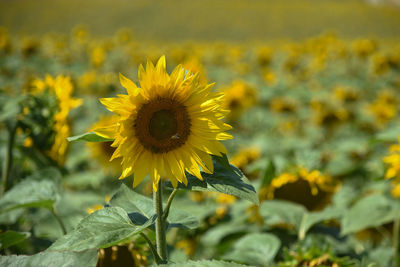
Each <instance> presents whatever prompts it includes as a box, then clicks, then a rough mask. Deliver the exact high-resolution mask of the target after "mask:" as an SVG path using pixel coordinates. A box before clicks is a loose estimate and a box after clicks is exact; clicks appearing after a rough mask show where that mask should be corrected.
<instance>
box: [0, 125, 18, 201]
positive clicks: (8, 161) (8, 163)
mask: <svg viewBox="0 0 400 267" xmlns="http://www.w3.org/2000/svg"><path fill="white" fill-rule="evenodd" d="M16 131H17V127H16V125H14V126H10V127H8V142H7V150H6V155H5V158H4V166H3V173H2V178H1V184H2V187H1V195H4V193H5V192H6V191H7V187H8V177H9V176H10V171H11V168H12V159H13V156H12V154H13V146H14V140H15V133H16Z"/></svg>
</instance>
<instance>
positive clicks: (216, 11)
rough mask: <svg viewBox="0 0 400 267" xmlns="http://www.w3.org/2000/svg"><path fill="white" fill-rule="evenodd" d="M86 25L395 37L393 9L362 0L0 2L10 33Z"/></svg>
mask: <svg viewBox="0 0 400 267" xmlns="http://www.w3.org/2000/svg"><path fill="white" fill-rule="evenodd" d="M77 24H85V25H87V26H88V28H89V30H90V32H92V33H93V34H95V35H102V36H107V35H110V34H113V33H114V32H115V31H117V30H118V29H119V28H121V27H128V28H130V29H132V30H133V32H134V34H135V35H136V36H137V37H138V38H140V39H142V38H144V39H150V40H187V39H190V40H230V41H240V42H242V41H253V40H271V39H288V38H289V39H304V38H309V37H312V36H315V35H318V34H321V33H323V32H325V31H326V30H335V31H337V33H338V34H339V35H340V36H343V37H344V38H357V37H386V38H393V37H399V36H400V10H399V8H397V7H395V6H392V5H371V4H368V3H366V2H365V1H361V0H339V1H338V0H300V1H292V0H280V1H273V0H251V1H246V0H232V1H221V0H217V1H214V0H203V1H186V0H167V1H156V0H150V1H147V0H137V1H127V0H115V1H107V0H88V1H79V0H70V1H63V0H56V1H52V0H36V1H33V0H18V1H1V2H0V25H3V26H5V27H7V28H8V29H9V30H10V31H11V32H12V33H13V34H16V33H21V34H45V33H48V32H59V33H69V32H70V30H71V29H72V28H73V27H74V26H75V25H77Z"/></svg>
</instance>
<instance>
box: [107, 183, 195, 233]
mask: <svg viewBox="0 0 400 267" xmlns="http://www.w3.org/2000/svg"><path fill="white" fill-rule="evenodd" d="M110 204H111V206H113V207H121V208H123V209H124V210H125V211H126V212H127V213H129V218H131V220H132V221H133V223H135V224H136V223H143V221H146V220H148V218H150V217H151V216H153V215H154V214H155V212H154V207H153V200H152V199H151V198H149V197H146V196H143V195H141V194H138V193H136V192H135V191H133V190H132V189H129V188H128V187H127V186H126V185H124V184H122V185H121V187H120V189H119V190H118V191H117V193H115V195H114V196H113V197H112V198H111V200H110ZM198 224H199V222H198V220H197V218H196V217H194V216H192V215H190V214H189V213H186V212H184V211H181V210H177V209H174V202H172V206H171V208H170V211H169V215H168V219H167V225H168V227H169V228H171V227H178V228H188V229H194V228H196V227H197V226H198Z"/></svg>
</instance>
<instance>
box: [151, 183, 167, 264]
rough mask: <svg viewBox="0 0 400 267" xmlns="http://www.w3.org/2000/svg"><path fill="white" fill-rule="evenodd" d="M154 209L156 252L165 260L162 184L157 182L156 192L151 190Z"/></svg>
mask: <svg viewBox="0 0 400 267" xmlns="http://www.w3.org/2000/svg"><path fill="white" fill-rule="evenodd" d="M153 204H154V210H155V212H156V214H157V219H156V244H157V252H158V255H159V256H160V257H161V260H162V261H164V262H166V261H167V238H166V233H165V223H164V221H163V218H162V217H163V204H162V184H161V181H160V182H159V183H158V190H157V192H155V191H153Z"/></svg>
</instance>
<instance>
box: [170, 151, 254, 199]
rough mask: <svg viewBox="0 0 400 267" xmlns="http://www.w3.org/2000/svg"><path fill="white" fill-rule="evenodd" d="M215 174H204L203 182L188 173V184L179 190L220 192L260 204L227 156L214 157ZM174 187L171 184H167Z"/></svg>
mask: <svg viewBox="0 0 400 267" xmlns="http://www.w3.org/2000/svg"><path fill="white" fill-rule="evenodd" d="M213 163H214V173H212V174H208V173H205V172H202V173H201V175H202V177H203V181H201V180H199V179H198V178H197V177H195V176H193V175H191V174H189V173H186V176H187V179H188V184H187V186H185V185H184V184H182V183H180V184H179V187H178V188H181V189H187V190H194V191H212V192H220V193H224V194H228V195H232V196H236V197H239V198H243V199H246V200H249V201H251V202H253V203H255V204H259V200H258V195H257V192H256V190H255V189H254V187H253V186H252V185H251V184H250V182H249V181H248V180H247V178H246V177H245V176H244V174H243V173H242V172H241V171H240V170H239V169H238V168H236V167H235V166H233V165H230V164H229V162H228V159H227V157H226V155H224V156H223V157H217V156H213ZM167 185H168V186H169V187H172V185H171V184H170V182H168V183H167Z"/></svg>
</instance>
